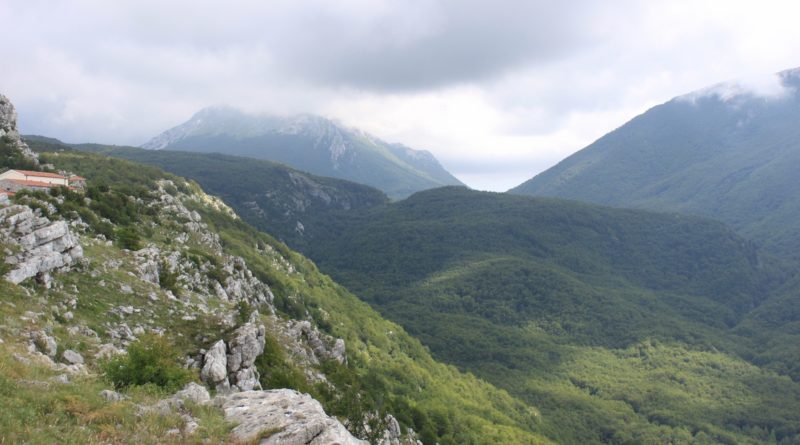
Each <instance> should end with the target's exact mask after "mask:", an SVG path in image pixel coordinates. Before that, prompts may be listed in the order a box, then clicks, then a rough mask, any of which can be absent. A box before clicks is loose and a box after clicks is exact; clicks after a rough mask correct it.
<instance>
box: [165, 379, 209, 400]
mask: <svg viewBox="0 0 800 445" xmlns="http://www.w3.org/2000/svg"><path fill="white" fill-rule="evenodd" d="M173 397H174V398H176V399H180V400H183V401H184V402H187V401H188V402H192V403H196V404H198V405H205V404H206V403H208V402H210V401H211V396H210V395H209V394H208V390H207V389H206V388H205V387H204V386H201V385H198V384H197V383H194V382H191V383H189V384H187V385H186V386H184V387H183V389H182V390H180V391H178V392H177V393H175V395H174V396H173Z"/></svg>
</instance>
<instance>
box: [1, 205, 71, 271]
mask: <svg viewBox="0 0 800 445" xmlns="http://www.w3.org/2000/svg"><path fill="white" fill-rule="evenodd" d="M0 238H3V239H4V240H5V241H7V242H9V243H10V244H13V245H16V246H18V247H19V251H18V252H17V253H16V254H14V255H9V256H7V257H6V263H9V264H12V265H13V268H12V270H11V272H9V273H8V274H6V277H5V278H6V280H8V281H10V282H12V283H14V284H19V283H21V282H22V281H24V280H26V279H28V278H31V277H37V279H39V280H40V281H41V282H43V283H45V284H48V283H49V282H50V273H51V272H53V271H67V270H69V268H70V266H72V265H73V264H75V263H76V262H77V261H78V260H79V259H80V258H82V257H83V248H82V247H81V245H80V244H79V242H78V237H77V236H75V235H73V234H72V232H71V231H70V229H69V225H67V223H66V221H55V222H53V221H50V220H49V219H47V218H45V217H42V216H37V215H36V213H35V212H34V211H33V210H32V209H31V208H30V207H28V206H23V205H10V206H7V207H3V208H0Z"/></svg>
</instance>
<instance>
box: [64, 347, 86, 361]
mask: <svg viewBox="0 0 800 445" xmlns="http://www.w3.org/2000/svg"><path fill="white" fill-rule="evenodd" d="M61 358H62V359H63V360H64V361H65V362H67V363H69V364H70V365H82V364H83V356H82V355H80V354H79V353H78V352H76V351H73V350H72V349H67V350H66V351H64V352H62V353H61Z"/></svg>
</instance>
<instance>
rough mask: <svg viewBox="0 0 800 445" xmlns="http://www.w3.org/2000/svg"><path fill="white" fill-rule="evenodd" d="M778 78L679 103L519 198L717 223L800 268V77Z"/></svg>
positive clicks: (798, 72)
mask: <svg viewBox="0 0 800 445" xmlns="http://www.w3.org/2000/svg"><path fill="white" fill-rule="evenodd" d="M777 76H778V79H779V81H780V83H781V85H782V91H781V93H782V94H773V95H771V96H764V95H759V94H756V93H754V92H752V91H750V90H748V89H746V88H744V87H743V86H741V85H740V84H737V83H726V84H720V85H716V86H714V87H711V88H707V89H705V90H701V91H697V92H694V93H691V94H688V95H685V96H680V97H676V98H674V99H672V100H670V101H669V102H667V103H664V104H662V105H658V106H656V107H654V108H652V109H650V110H648V111H647V112H645V113H644V114H642V115H640V116H638V117H636V118H634V119H633V120H631V121H630V122H628V123H626V124H625V125H623V126H622V127H620V128H618V129H616V130H614V131H612V132H611V133H609V134H607V135H605V136H603V137H602V138H600V139H598V140H597V141H596V142H594V143H592V144H591V145H589V146H588V147H586V148H584V149H583V150H581V151H579V152H577V153H575V154H573V155H572V156H570V157H568V158H566V159H565V160H563V161H562V162H560V163H559V164H558V165H556V166H554V167H553V168H551V169H549V170H547V171H545V172H543V173H541V174H539V175H537V176H536V177H534V178H533V179H531V180H529V181H527V182H525V183H523V184H521V185H520V186H518V187H516V188H514V189H512V190H510V192H511V193H517V194H527V195H535V196H553V197H561V198H569V199H577V200H583V201H590V202H595V203H599V204H606V205H612V206H621V207H635V208H646V209H654V210H667V211H678V212H683V213H693V214H697V215H704V216H710V217H712V218H716V219H719V220H722V221H725V222H726V223H728V224H730V225H731V226H733V227H734V228H736V229H737V230H739V231H740V233H742V234H744V235H745V236H746V237H748V238H751V239H753V240H755V241H757V242H758V243H760V244H762V245H764V246H765V247H766V248H768V249H770V250H771V251H773V252H776V253H778V254H781V255H784V256H788V257H793V258H800V254H798V252H800V230H798V228H800V226H798V223H797V221H800V194H798V193H797V171H798V170H800V127H799V126H798V125H797V122H798V121H800V90H799V89H798V87H800V69H795V70H789V71H784V72H782V73H780V74H778V75H777Z"/></svg>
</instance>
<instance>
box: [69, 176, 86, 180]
mask: <svg viewBox="0 0 800 445" xmlns="http://www.w3.org/2000/svg"><path fill="white" fill-rule="evenodd" d="M69 180H70V181H85V180H86V178H84V177H83V176H77V175H76V176H70V177H69Z"/></svg>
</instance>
